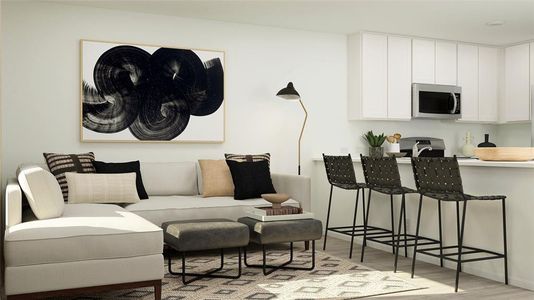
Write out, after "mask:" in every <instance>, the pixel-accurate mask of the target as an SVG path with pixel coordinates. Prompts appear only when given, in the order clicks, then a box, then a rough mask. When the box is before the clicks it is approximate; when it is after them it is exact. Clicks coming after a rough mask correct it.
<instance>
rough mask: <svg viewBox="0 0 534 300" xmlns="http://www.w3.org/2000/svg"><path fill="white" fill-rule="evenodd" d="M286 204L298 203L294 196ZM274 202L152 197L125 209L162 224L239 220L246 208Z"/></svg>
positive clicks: (214, 198) (192, 197) (198, 197)
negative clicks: (185, 221) (214, 219)
mask: <svg viewBox="0 0 534 300" xmlns="http://www.w3.org/2000/svg"><path fill="white" fill-rule="evenodd" d="M284 204H285V205H293V206H299V203H298V202H297V201H295V200H293V199H289V200H288V201H287V202H284ZM266 206H271V204H270V203H269V202H267V201H265V200H263V199H261V198H259V199H247V200H234V198H232V197H211V198H203V197H202V196H200V195H197V196H152V197H150V198H149V199H147V200H143V201H140V202H138V203H135V204H130V205H128V206H126V207H125V208H126V209H127V210H128V211H131V212H133V213H135V214H137V215H139V216H141V217H143V218H145V219H147V220H149V221H150V222H152V223H154V224H156V225H158V226H161V224H162V223H164V222H168V221H174V220H195V219H211V218H226V219H232V220H237V219H238V218H240V217H243V216H244V210H245V208H246V207H266Z"/></svg>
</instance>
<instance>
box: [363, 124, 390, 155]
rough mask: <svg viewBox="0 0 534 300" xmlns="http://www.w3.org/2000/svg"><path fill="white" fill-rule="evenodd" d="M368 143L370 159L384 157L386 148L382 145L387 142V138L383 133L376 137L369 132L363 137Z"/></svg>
mask: <svg viewBox="0 0 534 300" xmlns="http://www.w3.org/2000/svg"><path fill="white" fill-rule="evenodd" d="M363 137H364V138H365V140H367V143H368V144H369V156H370V157H383V156H384V148H383V147H382V144H384V141H385V140H386V136H385V135H384V134H383V133H382V134H380V135H375V134H374V133H373V131H372V130H371V131H369V132H367V133H366V134H364V135H363Z"/></svg>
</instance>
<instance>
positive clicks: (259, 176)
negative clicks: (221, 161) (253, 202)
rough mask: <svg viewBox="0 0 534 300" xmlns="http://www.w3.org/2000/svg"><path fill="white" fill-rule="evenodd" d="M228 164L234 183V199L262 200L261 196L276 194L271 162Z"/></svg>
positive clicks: (228, 162)
mask: <svg viewBox="0 0 534 300" xmlns="http://www.w3.org/2000/svg"><path fill="white" fill-rule="evenodd" d="M226 163H227V164H228V167H229V168H230V173H232V179H233V181H234V199H236V200H244V199H251V198H261V194H270V193H276V191H275V190H274V187H273V181H272V180H271V171H270V170H269V161H266V160H262V161H255V162H249V161H245V162H237V161H233V160H226Z"/></svg>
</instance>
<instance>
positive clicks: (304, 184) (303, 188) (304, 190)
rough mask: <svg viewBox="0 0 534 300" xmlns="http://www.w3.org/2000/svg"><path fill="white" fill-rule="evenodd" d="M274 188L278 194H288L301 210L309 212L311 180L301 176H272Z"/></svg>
mask: <svg viewBox="0 0 534 300" xmlns="http://www.w3.org/2000/svg"><path fill="white" fill-rule="evenodd" d="M271 177H272V180H273V185H274V188H275V189H276V191H277V192H278V193H284V194H288V195H289V196H290V197H291V199H293V200H296V201H298V202H300V205H301V206H302V209H304V210H305V211H311V179H310V177H307V176H302V175H288V174H274V173H273V174H272V175H271Z"/></svg>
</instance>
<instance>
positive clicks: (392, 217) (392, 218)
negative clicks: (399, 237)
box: [389, 194, 400, 254]
mask: <svg viewBox="0 0 534 300" xmlns="http://www.w3.org/2000/svg"><path fill="white" fill-rule="evenodd" d="M389 199H390V200H391V201H390V202H391V205H390V207H391V251H392V252H393V254H395V244H394V243H393V241H394V240H395V217H394V215H393V194H391V195H389ZM398 229H399V231H400V227H399V228H398Z"/></svg>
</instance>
